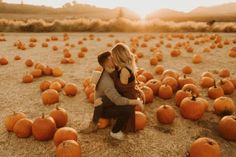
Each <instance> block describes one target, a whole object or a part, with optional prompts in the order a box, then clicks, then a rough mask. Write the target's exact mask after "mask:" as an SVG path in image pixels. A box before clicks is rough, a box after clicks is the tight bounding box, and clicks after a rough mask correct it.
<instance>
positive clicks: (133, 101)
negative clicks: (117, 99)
mask: <svg viewBox="0 0 236 157" xmlns="http://www.w3.org/2000/svg"><path fill="white" fill-rule="evenodd" d="M129 105H143V101H141V100H137V99H130V100H129Z"/></svg>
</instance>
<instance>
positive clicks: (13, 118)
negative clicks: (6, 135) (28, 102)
mask: <svg viewBox="0 0 236 157" xmlns="http://www.w3.org/2000/svg"><path fill="white" fill-rule="evenodd" d="M23 118H26V115H25V114H24V113H22V112H13V114H11V115H8V116H6V118H5V121H4V124H5V128H6V129H7V131H9V132H11V131H13V128H14V126H15V124H16V122H17V121H19V120H20V119H23Z"/></svg>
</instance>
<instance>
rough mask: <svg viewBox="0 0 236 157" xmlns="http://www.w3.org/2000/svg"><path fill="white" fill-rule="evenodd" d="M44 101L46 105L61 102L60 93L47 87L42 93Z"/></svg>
mask: <svg viewBox="0 0 236 157" xmlns="http://www.w3.org/2000/svg"><path fill="white" fill-rule="evenodd" d="M41 98H42V102H43V104H44V105H51V104H55V103H57V102H59V94H58V92H57V91H56V90H55V89H47V90H45V91H44V92H43V93H42V95H41Z"/></svg>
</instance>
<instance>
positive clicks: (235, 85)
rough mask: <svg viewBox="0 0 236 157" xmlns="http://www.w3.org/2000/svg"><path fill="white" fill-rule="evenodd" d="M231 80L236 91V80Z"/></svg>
mask: <svg viewBox="0 0 236 157" xmlns="http://www.w3.org/2000/svg"><path fill="white" fill-rule="evenodd" d="M229 80H230V81H231V82H232V84H233V85H234V88H235V89H236V78H230V79H229Z"/></svg>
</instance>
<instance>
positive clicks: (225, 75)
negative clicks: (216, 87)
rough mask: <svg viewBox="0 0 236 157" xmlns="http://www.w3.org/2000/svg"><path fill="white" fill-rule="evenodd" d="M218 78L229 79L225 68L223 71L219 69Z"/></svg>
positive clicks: (228, 72)
mask: <svg viewBox="0 0 236 157" xmlns="http://www.w3.org/2000/svg"><path fill="white" fill-rule="evenodd" d="M219 76H220V77H223V78H225V77H229V76H230V71H229V70H228V69H225V68H224V69H220V71H219Z"/></svg>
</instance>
